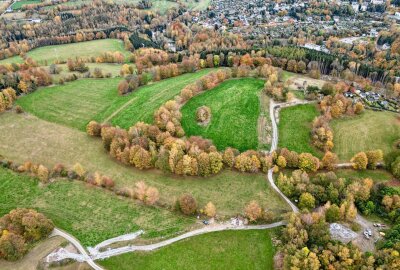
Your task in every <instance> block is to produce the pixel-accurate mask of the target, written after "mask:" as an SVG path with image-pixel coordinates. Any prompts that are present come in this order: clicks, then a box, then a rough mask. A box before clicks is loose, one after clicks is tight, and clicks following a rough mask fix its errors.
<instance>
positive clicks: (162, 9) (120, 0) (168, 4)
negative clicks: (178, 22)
mask: <svg viewBox="0 0 400 270" xmlns="http://www.w3.org/2000/svg"><path fill="white" fill-rule="evenodd" d="M89 2H91V0H74V1H68V2H66V3H62V4H56V5H52V6H48V7H45V8H44V9H53V8H56V7H58V6H70V7H77V6H81V5H83V4H88V3H89ZM113 2H115V3H117V4H125V3H129V4H137V3H139V0H115V1H113ZM151 2H152V7H151V8H150V10H152V11H154V12H158V13H161V14H165V13H166V12H167V11H168V10H169V9H171V8H178V7H179V5H178V3H176V2H174V1H169V0H151ZM181 2H182V3H183V4H185V5H186V6H187V7H188V9H189V10H205V9H206V8H207V7H208V5H209V4H210V0H199V1H197V0H183V1H181Z"/></svg>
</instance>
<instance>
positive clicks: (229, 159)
mask: <svg viewBox="0 0 400 270" xmlns="http://www.w3.org/2000/svg"><path fill="white" fill-rule="evenodd" d="M223 161H224V164H225V165H226V166H227V167H229V168H232V167H233V165H234V164H235V152H234V150H233V149H232V148H230V147H228V148H226V149H225V151H224V154H223Z"/></svg>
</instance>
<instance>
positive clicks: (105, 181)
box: [101, 176, 115, 190]
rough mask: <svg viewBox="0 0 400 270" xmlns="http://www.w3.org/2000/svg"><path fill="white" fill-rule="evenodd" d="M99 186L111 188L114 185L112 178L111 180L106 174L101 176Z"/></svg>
mask: <svg viewBox="0 0 400 270" xmlns="http://www.w3.org/2000/svg"><path fill="white" fill-rule="evenodd" d="M101 186H102V187H104V188H106V189H110V190H111V189H113V188H114V186H115V183H114V180H112V178H110V177H107V176H103V177H102V183H101Z"/></svg>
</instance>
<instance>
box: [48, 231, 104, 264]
mask: <svg viewBox="0 0 400 270" xmlns="http://www.w3.org/2000/svg"><path fill="white" fill-rule="evenodd" d="M54 235H58V236H61V237H63V238H65V239H67V240H68V241H69V242H71V244H73V245H74V246H75V247H76V248H77V249H78V250H79V252H80V253H81V254H82V255H83V256H84V257H85V258H86V262H87V263H88V264H89V265H90V266H91V267H92V268H93V269H95V270H103V268H102V267H100V266H98V265H97V264H96V263H95V262H94V261H93V260H92V258H91V257H90V256H89V254H88V253H87V252H86V249H85V248H84V247H83V246H82V245H81V243H80V242H79V241H78V240H77V239H76V238H75V237H73V236H72V235H70V234H69V233H66V232H64V231H62V230H60V229H57V228H55V229H54V231H53V233H52V236H54Z"/></svg>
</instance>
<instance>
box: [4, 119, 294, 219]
mask: <svg viewBox="0 0 400 270" xmlns="http://www.w3.org/2000/svg"><path fill="white" fill-rule="evenodd" d="M0 129H2V130H3V129H4V130H7V132H1V133H0V154H1V155H3V156H5V157H6V158H9V159H11V160H14V161H16V162H20V163H22V162H24V161H26V160H31V161H33V162H37V163H42V164H44V165H46V166H48V167H50V168H51V167H53V166H54V165H55V164H57V163H62V164H64V165H65V166H67V167H72V166H73V165H74V164H75V163H76V162H79V163H81V164H82V165H83V166H84V168H85V169H87V170H88V171H90V172H95V171H98V172H100V173H102V174H104V175H107V176H110V177H112V178H113V179H114V180H115V182H116V186H117V187H134V185H135V183H136V182H138V181H140V180H143V181H145V182H146V183H147V184H148V185H151V186H155V187H156V188H158V190H159V191H160V197H161V198H160V200H161V202H162V203H166V204H168V205H175V201H176V199H177V198H178V197H179V196H181V195H182V194H183V193H192V194H193V196H194V197H195V198H196V199H197V201H198V204H199V206H200V207H203V206H204V205H205V204H206V203H208V202H209V201H212V202H213V203H214V204H215V206H216V207H217V213H218V214H219V215H222V216H232V215H236V214H237V213H241V212H243V209H244V207H245V205H246V204H247V203H248V202H249V201H251V200H256V201H258V202H259V203H260V205H263V206H266V207H267V208H268V209H270V210H272V211H274V212H275V213H276V214H277V215H279V214H280V213H283V212H286V211H287V210H288V207H287V205H286V204H285V203H283V201H282V200H281V199H280V198H279V196H278V195H277V194H276V193H275V192H274V191H273V190H272V189H271V188H270V186H269V185H268V184H267V182H266V181H265V175H263V174H241V173H238V172H235V171H230V170H224V171H223V172H222V173H220V174H218V175H215V176H213V177H208V178H202V177H179V176H175V175H168V174H165V173H162V172H161V171H159V170H151V171H140V170H137V169H134V168H132V167H128V166H124V165H122V164H121V163H118V162H116V161H114V160H112V158H111V157H109V156H108V154H107V153H106V151H105V150H104V148H103V146H102V142H101V140H100V139H98V138H93V137H89V136H88V135H86V134H85V133H84V132H80V131H78V130H76V129H71V128H68V127H64V126H61V125H57V124H54V123H49V122H46V121H43V120H40V119H38V118H36V117H34V116H31V115H28V114H23V115H18V114H15V113H12V112H8V113H3V114H1V115H0Z"/></svg>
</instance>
